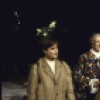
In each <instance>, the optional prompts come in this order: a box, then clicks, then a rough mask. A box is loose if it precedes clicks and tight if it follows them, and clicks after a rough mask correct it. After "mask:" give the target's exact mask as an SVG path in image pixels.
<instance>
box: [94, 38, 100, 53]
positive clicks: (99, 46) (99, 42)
mask: <svg viewBox="0 0 100 100" xmlns="http://www.w3.org/2000/svg"><path fill="white" fill-rule="evenodd" d="M92 48H93V49H94V50H96V51H97V52H99V51H100V36H95V37H94V42H93V44H92Z"/></svg>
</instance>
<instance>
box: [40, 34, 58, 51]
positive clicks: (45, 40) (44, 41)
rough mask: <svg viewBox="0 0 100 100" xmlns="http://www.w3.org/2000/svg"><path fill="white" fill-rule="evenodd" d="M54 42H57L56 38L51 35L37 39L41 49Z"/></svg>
mask: <svg viewBox="0 0 100 100" xmlns="http://www.w3.org/2000/svg"><path fill="white" fill-rule="evenodd" d="M54 44H59V43H58V40H57V39H56V38H55V37H51V36H46V37H44V38H42V39H40V41H39V45H40V47H41V49H44V50H46V49H48V48H49V47H51V46H52V45H54Z"/></svg>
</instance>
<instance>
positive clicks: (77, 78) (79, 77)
mask: <svg viewBox="0 0 100 100" xmlns="http://www.w3.org/2000/svg"><path fill="white" fill-rule="evenodd" d="M85 67H86V55H85V54H83V55H81V56H80V58H79V61H78V65H77V66H75V69H74V70H73V79H74V84H75V85H76V87H78V89H79V90H83V88H82V86H86V81H85V76H84V75H85Z"/></svg>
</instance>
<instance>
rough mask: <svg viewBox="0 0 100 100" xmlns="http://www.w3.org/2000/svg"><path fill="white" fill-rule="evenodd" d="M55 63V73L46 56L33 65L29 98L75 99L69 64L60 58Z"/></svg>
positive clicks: (45, 99) (29, 81)
mask: <svg viewBox="0 0 100 100" xmlns="http://www.w3.org/2000/svg"><path fill="white" fill-rule="evenodd" d="M55 63H56V68H55V71H56V72H55V75H54V74H53V72H52V70H51V69H50V66H49V65H48V64H47V62H46V61H45V60H44V58H41V59H40V60H39V61H38V63H37V64H34V65H33V66H32V68H31V71H30V75H29V78H28V91H27V92H28V100H75V96H74V89H73V84H72V76H71V70H70V68H69V66H68V65H67V64H66V63H65V62H62V63H63V64H62V63H61V62H60V61H59V60H56V61H55Z"/></svg>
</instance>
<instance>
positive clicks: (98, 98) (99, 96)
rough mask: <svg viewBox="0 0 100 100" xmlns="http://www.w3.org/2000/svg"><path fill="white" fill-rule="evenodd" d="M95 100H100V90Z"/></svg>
mask: <svg viewBox="0 0 100 100" xmlns="http://www.w3.org/2000/svg"><path fill="white" fill-rule="evenodd" d="M95 100H100V90H99V92H98V93H97V95H96V97H95Z"/></svg>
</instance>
